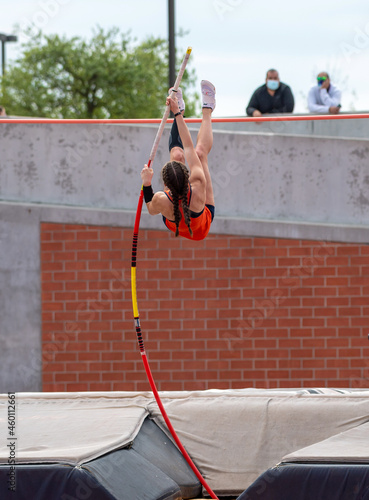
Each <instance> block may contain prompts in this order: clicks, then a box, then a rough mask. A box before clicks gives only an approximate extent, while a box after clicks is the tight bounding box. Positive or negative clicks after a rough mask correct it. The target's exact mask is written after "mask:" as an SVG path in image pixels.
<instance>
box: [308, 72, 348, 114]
mask: <svg viewBox="0 0 369 500" xmlns="http://www.w3.org/2000/svg"><path fill="white" fill-rule="evenodd" d="M340 101H341V91H340V90H339V88H338V87H337V86H336V85H333V83H332V82H331V81H330V79H329V75H328V73H327V72H326V71H322V72H321V73H319V75H318V76H317V85H315V86H314V87H312V88H311V89H310V91H309V95H308V108H309V111H310V113H322V114H332V115H337V114H338V113H339V112H340V110H341V104H340Z"/></svg>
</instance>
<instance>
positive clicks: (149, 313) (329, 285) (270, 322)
mask: <svg viewBox="0 0 369 500" xmlns="http://www.w3.org/2000/svg"><path fill="white" fill-rule="evenodd" d="M131 246H132V229H125V228H109V227H96V226H79V225H63V224H46V223H45V224H42V225H41V266H42V276H41V279H42V346H43V390H44V391H96V390H102V391H105V390H106V391H108V390H128V391H130V390H133V391H137V390H149V385H148V382H147V380H146V375H145V371H144V368H143V364H142V360H141V355H140V352H139V349H138V346H137V340H136V334H135V328H134V323H133V312H132V303H131V291H130V259H131ZM137 295H138V306H139V311H140V320H141V327H142V332H143V339H144V343H145V348H146V352H147V356H148V359H149V362H150V366H151V370H152V373H153V376H154V379H155V381H156V384H157V388H158V389H159V390H196V389H208V388H218V389H227V388H243V387H252V386H254V387H260V388H272V387H285V388H287V387H302V386H305V387H308V386H315V387H369V361H368V355H369V341H368V333H369V300H368V299H369V246H367V245H361V244H338V243H329V242H318V241H297V240H285V239H283V240H282V239H265V238H249V237H238V236H224V235H210V236H209V237H208V238H207V239H206V240H205V241H203V242H190V241H188V240H184V239H182V238H178V239H176V238H174V236H173V235H172V234H171V233H169V232H165V231H146V230H140V235H139V243H138V267H137Z"/></svg>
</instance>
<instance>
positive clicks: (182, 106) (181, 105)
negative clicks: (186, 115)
mask: <svg viewBox="0 0 369 500" xmlns="http://www.w3.org/2000/svg"><path fill="white" fill-rule="evenodd" d="M172 90H173V87H171V88H170V89H169V90H168V94H170V93H171V91H172ZM174 95H175V96H176V97H177V100H178V107H179V111H184V110H185V108H186V105H185V102H184V100H183V95H182V89H181V87H178V90H177V92H174Z"/></svg>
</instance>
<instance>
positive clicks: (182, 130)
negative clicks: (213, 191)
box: [167, 97, 206, 185]
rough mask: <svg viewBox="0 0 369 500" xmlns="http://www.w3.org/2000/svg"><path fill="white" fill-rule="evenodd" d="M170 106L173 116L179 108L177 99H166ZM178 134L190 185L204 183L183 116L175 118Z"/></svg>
mask: <svg viewBox="0 0 369 500" xmlns="http://www.w3.org/2000/svg"><path fill="white" fill-rule="evenodd" d="M168 105H169V106H170V109H171V111H172V112H173V113H174V114H177V113H179V107H178V102H177V99H173V98H171V97H167V106H168ZM176 121H177V126H178V132H179V135H180V137H181V140H182V144H183V149H184V153H185V157H186V161H187V164H188V166H189V169H190V171H191V175H190V179H189V180H190V183H191V185H194V183H196V182H197V181H199V182H203V183H205V182H206V181H205V175H204V171H203V168H202V165H201V162H200V159H199V157H198V156H197V153H196V151H195V148H194V145H193V142H192V138H191V134H190V131H189V130H188V127H187V124H186V122H185V121H184V118H183V115H182V114H179V115H178V116H177V117H176Z"/></svg>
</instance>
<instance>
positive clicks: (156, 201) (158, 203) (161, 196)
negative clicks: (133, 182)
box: [141, 165, 170, 215]
mask: <svg viewBox="0 0 369 500" xmlns="http://www.w3.org/2000/svg"><path fill="white" fill-rule="evenodd" d="M153 175H154V171H153V169H152V168H151V167H148V166H147V165H145V166H144V168H143V169H142V170H141V179H142V185H143V186H144V187H151V181H152V177H153ZM168 205H170V203H168V198H167V196H166V195H165V193H163V191H157V192H156V193H155V194H154V195H153V197H152V199H151V201H149V202H148V203H146V206H147V210H148V212H149V214H150V215H158V214H162V213H163V212H164V213H165V212H166V211H168Z"/></svg>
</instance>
